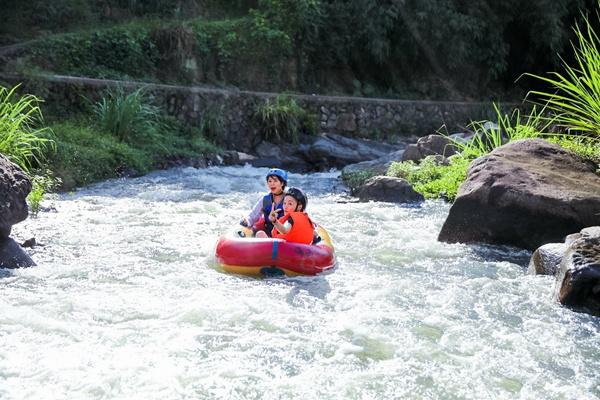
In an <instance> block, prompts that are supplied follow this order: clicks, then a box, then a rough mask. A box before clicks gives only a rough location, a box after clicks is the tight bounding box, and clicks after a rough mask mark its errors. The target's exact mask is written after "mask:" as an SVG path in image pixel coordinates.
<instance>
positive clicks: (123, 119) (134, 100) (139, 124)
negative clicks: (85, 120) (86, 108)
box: [94, 87, 159, 142]
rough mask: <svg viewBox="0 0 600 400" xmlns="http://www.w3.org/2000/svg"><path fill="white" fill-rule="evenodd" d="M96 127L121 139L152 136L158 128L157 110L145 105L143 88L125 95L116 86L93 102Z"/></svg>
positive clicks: (146, 102) (128, 139)
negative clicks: (96, 101) (96, 121)
mask: <svg viewBox="0 0 600 400" xmlns="http://www.w3.org/2000/svg"><path fill="white" fill-rule="evenodd" d="M94 113H95V114H96V117H97V120H98V126H99V127H100V128H101V129H102V130H104V131H105V132H108V133H111V134H112V135H114V136H115V137H116V138H118V139H119V141H121V142H125V141H128V142H131V141H133V140H136V139H140V138H141V137H142V136H152V135H153V134H154V133H156V130H157V128H158V123H157V120H156V118H157V115H158V114H159V109H158V108H157V107H154V106H152V105H150V104H148V101H147V99H146V97H145V95H144V92H143V88H140V89H137V90H136V91H134V92H132V93H129V94H125V92H124V91H123V88H121V87H117V88H115V89H111V90H109V91H108V92H107V95H106V96H105V97H104V98H102V100H100V101H99V102H98V103H96V104H95V105H94Z"/></svg>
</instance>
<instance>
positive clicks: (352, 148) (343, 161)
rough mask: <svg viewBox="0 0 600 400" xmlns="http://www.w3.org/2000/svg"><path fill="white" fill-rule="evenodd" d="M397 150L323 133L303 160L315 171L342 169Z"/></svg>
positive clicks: (394, 147) (308, 149) (371, 142)
mask: <svg viewBox="0 0 600 400" xmlns="http://www.w3.org/2000/svg"><path fill="white" fill-rule="evenodd" d="M399 148H400V146H397V145H389V144H385V143H378V142H375V141H372V140H365V139H351V138H347V137H344V136H341V135H337V134H333V133H325V134H321V135H320V136H319V137H318V138H317V140H316V141H315V142H314V143H312V145H310V146H308V148H307V151H306V154H305V158H306V159H307V161H308V162H309V163H310V164H312V165H314V166H316V167H317V169H323V168H332V167H337V168H342V167H344V166H346V165H348V164H354V163H358V162H361V161H367V160H373V159H376V158H379V157H383V156H385V155H387V154H389V153H391V152H393V151H396V150H399Z"/></svg>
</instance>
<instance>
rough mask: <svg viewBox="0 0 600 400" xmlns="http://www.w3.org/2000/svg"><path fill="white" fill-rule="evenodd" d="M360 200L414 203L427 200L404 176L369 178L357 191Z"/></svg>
mask: <svg viewBox="0 0 600 400" xmlns="http://www.w3.org/2000/svg"><path fill="white" fill-rule="evenodd" d="M356 195H357V197H358V198H359V199H360V201H369V200H375V201H387V202H390V203H414V202H419V201H423V200H425V199H424V197H423V195H421V194H419V193H417V192H415V190H414V189H413V188H412V186H411V185H410V183H408V182H407V181H406V180H404V179H402V178H394V177H391V176H375V177H373V178H371V179H369V180H367V181H366V182H365V183H364V185H363V186H361V187H360V188H359V189H358V190H357V193H356Z"/></svg>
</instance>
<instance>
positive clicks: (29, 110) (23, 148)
mask: <svg viewBox="0 0 600 400" xmlns="http://www.w3.org/2000/svg"><path fill="white" fill-rule="evenodd" d="M18 87H19V85H16V86H15V87H13V88H12V89H8V88H6V87H4V86H0V153H3V154H4V155H6V156H7V157H8V158H9V159H10V160H11V161H13V162H14V163H15V164H17V165H19V166H20V167H21V168H22V169H23V170H25V171H26V172H28V173H29V172H30V171H31V169H32V168H36V167H40V166H41V165H42V164H43V162H44V161H45V159H46V155H47V153H48V151H49V150H52V151H53V150H55V149H56V144H55V142H54V140H52V131H51V130H50V129H49V128H47V127H44V126H43V121H44V118H43V115H42V111H41V110H40V107H39V103H40V102H41V100H40V99H39V98H38V97H36V96H34V95H31V94H26V95H24V96H18V95H17V93H16V90H17V88H18Z"/></svg>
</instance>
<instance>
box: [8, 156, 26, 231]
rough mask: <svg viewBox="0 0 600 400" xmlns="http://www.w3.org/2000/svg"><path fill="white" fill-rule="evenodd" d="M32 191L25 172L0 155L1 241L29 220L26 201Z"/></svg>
mask: <svg viewBox="0 0 600 400" xmlns="http://www.w3.org/2000/svg"><path fill="white" fill-rule="evenodd" d="M30 191H31V181H30V180H29V178H28V177H27V175H26V174H25V172H23V170H21V168H19V167H18V166H17V165H16V164H14V163H13V162H11V161H10V160H9V159H8V158H6V157H5V156H3V155H1V154H0V239H3V238H8V236H9V235H10V231H11V229H12V226H13V225H14V224H16V223H18V222H21V221H23V220H24V219H26V218H27V215H28V208H27V202H26V201H25V199H26V198H27V195H28V194H29V192H30Z"/></svg>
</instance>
